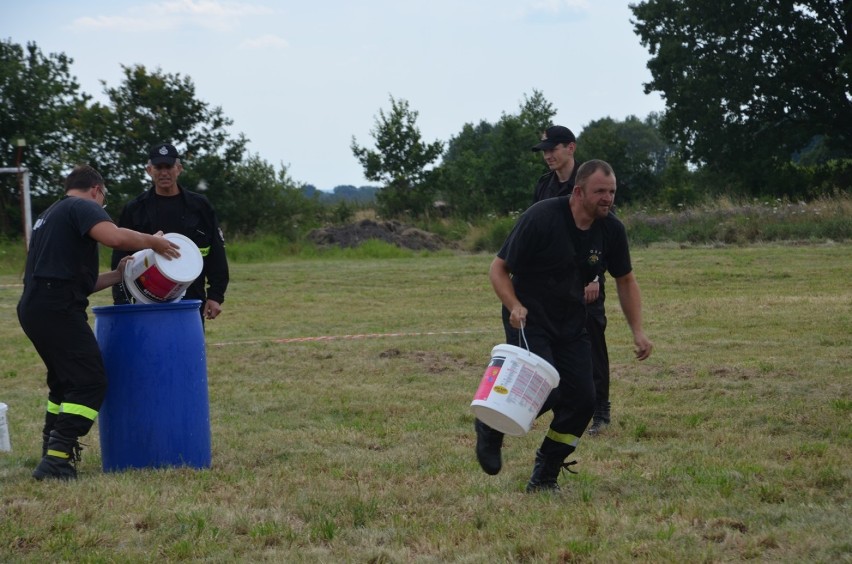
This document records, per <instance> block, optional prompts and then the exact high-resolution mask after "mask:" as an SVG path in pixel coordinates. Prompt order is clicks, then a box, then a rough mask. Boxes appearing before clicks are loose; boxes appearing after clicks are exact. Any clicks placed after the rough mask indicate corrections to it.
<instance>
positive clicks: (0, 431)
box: [0, 403, 12, 452]
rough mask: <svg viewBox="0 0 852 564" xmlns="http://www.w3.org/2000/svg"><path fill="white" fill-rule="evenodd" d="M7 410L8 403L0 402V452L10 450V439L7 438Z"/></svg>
mask: <svg viewBox="0 0 852 564" xmlns="http://www.w3.org/2000/svg"><path fill="white" fill-rule="evenodd" d="M8 410H9V406H8V405H6V404H5V403H0V452H9V451H11V450H12V441H11V440H9V421H8V420H7V419H6V412H7V411H8Z"/></svg>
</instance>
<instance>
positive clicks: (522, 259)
mask: <svg viewBox="0 0 852 564" xmlns="http://www.w3.org/2000/svg"><path fill="white" fill-rule="evenodd" d="M569 201H570V200H569V198H567V197H560V198H550V199H547V200H542V201H540V202H538V203H536V204H534V205H533V206H531V207H530V208H529V209H527V211H525V212H524V213H523V215H521V217H520V218H519V219H518V222H517V223H516V224H515V228H514V229H513V230H512V232H511V233H510V234H509V237H508V238H507V239H506V242H505V243H504V244H503V247H502V248H501V249H500V251H499V252H498V253H497V256H498V257H500V258H502V259H503V260H505V261H506V264H507V266H508V267H509V271H510V272H511V274H512V284H513V286H514V289H515V293H516V295H517V296H518V299H519V300H520V301H521V303H522V304H524V307H526V308H527V310H528V311H529V313H528V315H527V321H528V324H529V325H530V327H532V326H533V324H539V325H541V326H542V328H543V329H544V331H546V332H547V333H548V334H551V335H553V336H554V337H555V336H558V335H560V334H564V333H565V332H566V331H567V332H579V331H580V330H581V329H582V327H583V326H584V325H585V311H586V310H585V304H584V298H583V288H584V287H585V285H586V284H588V283H589V282H590V281H591V280H592V279H594V277H595V276H596V275H597V274H598V273H600V272H603V271H604V270H606V271H609V273H610V274H611V275H612V276H613V277H616V278H618V277H620V276H624V275H626V274H628V273H629V272H630V271H631V270H632V266H631V263H630V252H629V250H628V244H627V232H626V231H625V229H624V225H623V224H622V223H621V221H619V220H618V218H617V217H616V216H615V215H614V214H612V213H610V214H609V215H608V216H607V217H606V218H603V219H598V220H596V221H595V222H594V223H592V226H591V227H590V228H589V229H587V230H581V229H578V228H577V226H576V224H575V223H574V216H573V215H572V214H571V207H570V204H569Z"/></svg>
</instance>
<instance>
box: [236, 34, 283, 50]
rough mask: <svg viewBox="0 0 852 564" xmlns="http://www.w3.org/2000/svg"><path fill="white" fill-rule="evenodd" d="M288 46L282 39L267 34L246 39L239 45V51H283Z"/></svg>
mask: <svg viewBox="0 0 852 564" xmlns="http://www.w3.org/2000/svg"><path fill="white" fill-rule="evenodd" d="M289 46H290V44H289V43H287V40H286V39H284V38H283V37H279V36H277V35H273V34H271V33H268V34H266V35H261V36H260V37H254V38H252V39H246V40H245V41H243V42H242V43H241V44H240V49H285V48H287V47H289Z"/></svg>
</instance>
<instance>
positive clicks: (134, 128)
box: [79, 65, 247, 222]
mask: <svg viewBox="0 0 852 564" xmlns="http://www.w3.org/2000/svg"><path fill="white" fill-rule="evenodd" d="M122 69H123V72H124V79H123V80H122V82H121V84H119V86H117V87H115V88H110V87H107V86H106V85H105V84H104V93H105V94H106V96H107V99H108V104H107V105H106V106H102V105H100V104H95V105H94V106H93V107H92V108H91V109H90V111H89V112H88V114H87V115H86V116H85V129H86V130H87V131H90V132H92V133H91V135H92V138H91V139H90V142H89V143H86V144H85V150H86V151H87V154H81V155H79V158H80V159H81V160H86V161H88V162H89V163H90V164H92V165H93V166H95V167H96V168H98V169H99V170H100V171H101V173H102V174H103V175H104V176H105V177H106V178H108V179H109V181H110V183H111V184H110V190H111V192H115V194H116V195H117V196H118V197H117V198H115V199H114V201H115V205H116V206H118V205H121V204H123V203H124V202H125V201H127V200H128V199H130V198H132V197H134V196H136V195H137V194H139V193H140V192H141V191H143V190H145V189H146V188H147V187H148V185H149V181H148V178H147V176H146V174H145V170H144V166H145V163H146V162H147V160H148V150H149V149H150V147H151V146H152V145H154V144H156V143H160V142H164V141H165V142H170V143H172V144H174V145H175V146H176V147H177V148H178V150H179V151H180V152H181V154H182V162H183V164H184V167H185V168H186V169H187V171H188V172H190V174H189V175H187V177H182V178H181V180H182V182H183V181H185V179H186V178H189V177H191V176H192V174H191V171H192V170H193V168H195V167H198V169H199V170H198V171H196V172H198V174H199V175H200V178H203V179H204V181H205V182H206V184H207V186H208V188H209V190H210V192H211V194H217V195H223V196H225V195H226V197H229V198H233V197H236V196H234V195H233V192H234V190H233V187H230V186H228V183H229V182H230V180H231V178H232V176H233V174H234V167H235V166H236V165H237V164H239V163H240V162H241V160H242V159H243V155H244V152H245V146H246V142H247V140H246V139H245V137H244V136H243V135H242V134H240V135H237V136H236V138H233V137H232V136H231V134H230V132H229V131H228V128H229V127H230V126H232V125H233V120H231V119H230V118H228V117H226V116H225V115H224V112H223V111H222V108H220V107H218V106H216V107H212V106H211V105H210V104H208V103H207V102H204V101H202V100H200V99H199V98H198V97H197V95H196V91H195V85H194V83H193V82H192V80H191V79H190V78H189V77H186V76H181V75H180V74H168V73H164V72H162V71H160V70H159V69H158V70H156V71H154V72H148V70H147V69H146V68H145V67H144V66H141V65H137V66H132V67H124V66H123V67H122ZM211 200H212V198H211ZM214 205H216V206H217V208H218V206H219V205H222V204H220V203H219V202H218V201H214ZM222 219H223V222H224V219H225V218H224V217H223V218H222Z"/></svg>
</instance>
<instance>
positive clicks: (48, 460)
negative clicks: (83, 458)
mask: <svg viewBox="0 0 852 564" xmlns="http://www.w3.org/2000/svg"><path fill="white" fill-rule="evenodd" d="M81 450H82V447H81V446H80V443H78V442H77V439H72V438H68V437H64V436H62V435H60V434H59V433H57V432H56V431H51V432H50V438H49V440H48V443H47V452H46V453H45V455H44V456H43V457H42V459H41V462H39V464H38V466H36V469H35V470H33V474H32V475H33V478H35V479H36V480H39V481H41V480H44V479H45V478H47V479H53V480H76V479H77V462H78V461H79V460H80V451H81Z"/></svg>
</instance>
